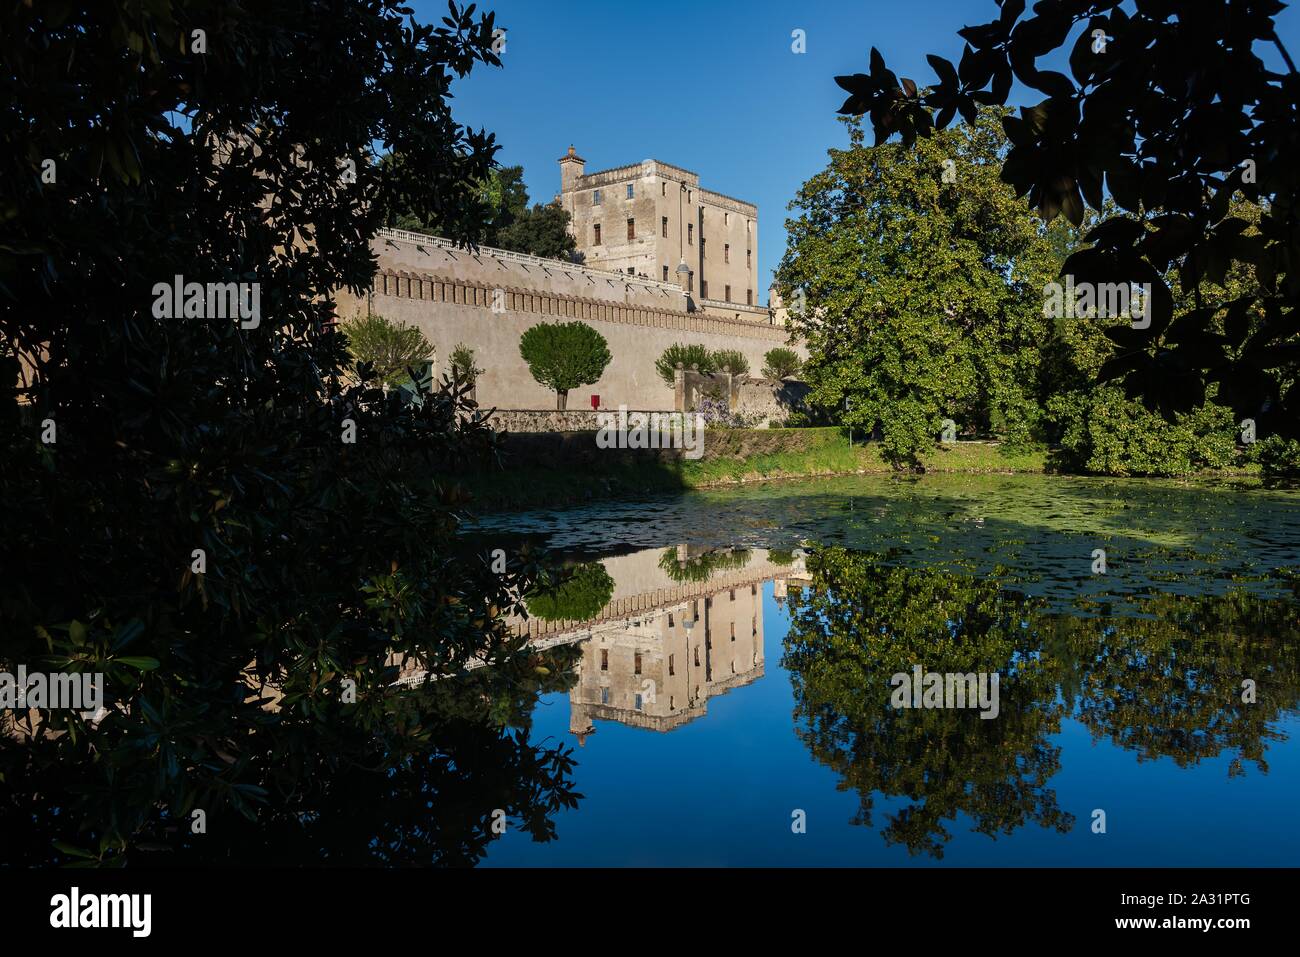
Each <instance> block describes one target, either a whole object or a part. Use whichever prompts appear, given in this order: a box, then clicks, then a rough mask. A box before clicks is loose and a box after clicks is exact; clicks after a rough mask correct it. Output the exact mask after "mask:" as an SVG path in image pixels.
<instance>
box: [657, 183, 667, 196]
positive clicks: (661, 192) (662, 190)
mask: <svg viewBox="0 0 1300 957" xmlns="http://www.w3.org/2000/svg"><path fill="white" fill-rule="evenodd" d="M659 195H660V196H667V195H668V184H667V183H660V184H659Z"/></svg>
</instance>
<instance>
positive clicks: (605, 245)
mask: <svg viewBox="0 0 1300 957" xmlns="http://www.w3.org/2000/svg"><path fill="white" fill-rule="evenodd" d="M558 198H559V201H560V203H561V205H563V207H564V208H565V209H566V210H567V211H568V213H569V217H570V220H569V225H570V229H571V231H572V232H573V236H574V239H575V241H576V242H577V246H578V251H579V252H581V253H582V254H583V257H584V261H585V262H586V263H587V264H588V265H591V266H596V267H598V268H601V269H609V270H612V271H614V272H621V273H625V274H627V275H632V276H642V277H646V278H650V279H658V280H659V281H660V282H673V283H677V284H678V285H679V286H681V287H682V288H684V289H685V290H686V291H687V292H688V293H689V294H690V295H691V296H692V297H696V298H698V299H699V300H700V302H701V303H702V304H703V305H704V307H705V309H706V310H708V311H713V312H727V311H730V312H732V313H734V314H735V315H736V316H737V317H738V318H741V319H747V320H751V321H754V322H768V321H769V316H768V311H767V308H766V307H765V306H760V305H759V301H760V293H759V288H758V207H757V206H755V205H754V204H753V203H747V202H745V201H744V200H740V199H735V198H733V197H731V196H725V195H723V194H722V193H715V192H713V191H712V190H707V189H702V188H701V187H700V177H699V175H698V174H696V173H692V172H691V171H690V170H687V169H682V168H681V167H680V166H673V165H672V164H670V163H664V162H662V161H661V160H652V159H648V160H644V161H643V162H641V163H634V164H632V165H630V166H619V167H616V168H614V169H607V170H601V171H599V172H595V173H587V172H586V163H585V161H584V160H583V159H582V157H580V156H578V155H577V154H576V153H575V152H574V149H573V147H572V146H570V147H569V152H568V153H567V154H566V155H565V156H562V157H560V195H559V197H558ZM683 267H684V268H683Z"/></svg>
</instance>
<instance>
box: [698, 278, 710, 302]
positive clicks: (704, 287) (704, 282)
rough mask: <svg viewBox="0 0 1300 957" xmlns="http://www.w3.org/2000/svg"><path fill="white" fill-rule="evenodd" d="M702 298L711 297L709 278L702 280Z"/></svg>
mask: <svg viewBox="0 0 1300 957" xmlns="http://www.w3.org/2000/svg"><path fill="white" fill-rule="evenodd" d="M700 298H701V299H708V298H709V281H708V280H707V279H701V280H700Z"/></svg>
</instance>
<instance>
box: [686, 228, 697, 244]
mask: <svg viewBox="0 0 1300 957" xmlns="http://www.w3.org/2000/svg"><path fill="white" fill-rule="evenodd" d="M686 245H688V246H694V245H695V224H694V223H687V224H686Z"/></svg>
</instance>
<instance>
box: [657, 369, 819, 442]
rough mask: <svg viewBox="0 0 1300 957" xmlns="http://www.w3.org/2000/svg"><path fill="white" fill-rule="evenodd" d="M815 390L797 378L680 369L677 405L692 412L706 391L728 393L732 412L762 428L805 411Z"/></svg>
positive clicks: (779, 422) (720, 394)
mask: <svg viewBox="0 0 1300 957" xmlns="http://www.w3.org/2000/svg"><path fill="white" fill-rule="evenodd" d="M811 391H812V388H811V387H810V386H809V385H808V384H807V383H805V382H798V381H795V380H793V379H756V378H752V377H750V376H733V375H730V374H729V373H726V372H712V373H703V372H697V371H695V370H693V369H680V370H678V375H677V383H676V390H675V403H676V404H675V406H674V407H675V408H676V409H677V410H678V411H691V410H694V409H695V408H696V407H697V405H698V403H699V401H700V400H701V399H702V398H703V397H704V396H705V395H706V394H709V393H713V394H716V395H719V396H727V398H728V405H729V406H730V408H731V411H732V412H735V413H736V414H738V415H741V416H744V417H746V418H749V419H753V420H755V423H756V424H757V426H758V427H759V428H767V427H768V426H771V425H780V424H782V423H784V422H785V420H786V419H788V418H789V417H790V415H791V414H792V413H793V412H796V411H802V410H804V409H805V408H806V400H807V397H808V393H809V392H811Z"/></svg>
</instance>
